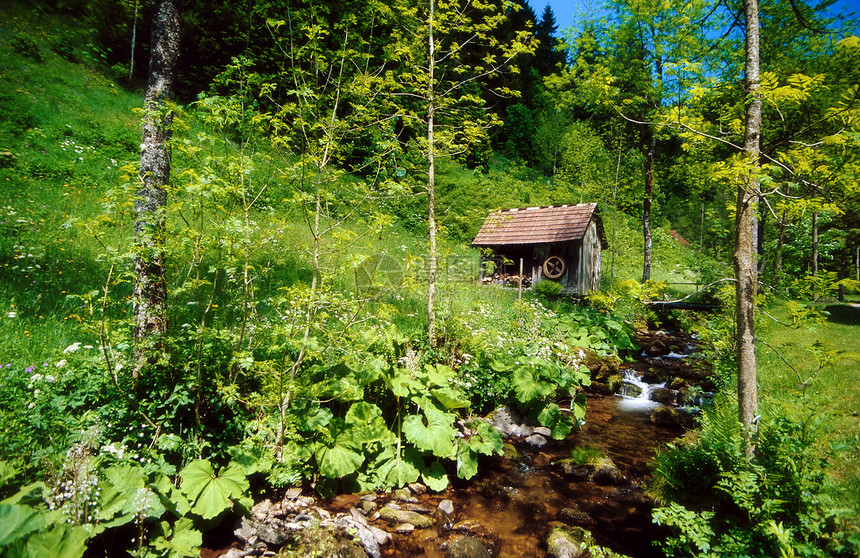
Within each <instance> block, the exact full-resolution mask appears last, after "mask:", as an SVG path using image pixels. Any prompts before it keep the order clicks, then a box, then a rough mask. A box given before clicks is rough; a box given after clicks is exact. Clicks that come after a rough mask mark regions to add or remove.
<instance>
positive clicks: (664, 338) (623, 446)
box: [326, 332, 705, 558]
mask: <svg viewBox="0 0 860 558" xmlns="http://www.w3.org/2000/svg"><path fill="white" fill-rule="evenodd" d="M652 333H653V335H651V334H649V335H651V337H649V338H648V339H640V342H642V346H643V347H649V349H648V350H647V351H648V352H647V353H646V352H643V354H642V355H640V357H639V358H638V359H637V360H636V361H635V362H633V363H630V365H629V366H630V368H629V369H628V370H625V371H623V381H624V385H623V386H622V389H621V390H620V393H619V395H605V396H604V395H594V394H592V395H589V396H588V405H587V409H588V410H587V415H586V419H587V422H586V424H585V426H584V427H583V429H582V430H581V431H578V432H575V433H573V434H571V435H570V436H568V437H567V439H565V440H561V441H550V442H549V443H548V444H547V445H546V446H544V447H543V448H541V449H539V450H538V449H534V448H531V447H529V446H527V445H526V444H524V443H519V442H517V443H516V448H517V450H518V452H519V456H518V457H515V458H510V457H506V458H502V457H494V458H489V459H487V460H486V461H484V462H482V464H481V468H480V473H479V475H478V476H477V477H476V478H473V479H471V480H470V481H468V482H459V483H458V484H455V485H454V486H452V487H449V488H448V489H447V490H446V491H445V492H443V493H442V494H425V495H422V496H420V497H419V500H420V505H422V506H424V507H426V508H428V509H431V510H432V509H435V508H436V506H437V505H438V504H439V502H440V501H442V500H444V499H450V500H452V501H453V502H454V510H455V512H454V516H453V518H452V519H451V520H450V521H449V522H446V523H444V524H440V522H437V526H436V527H434V528H429V529H418V530H415V531H414V532H412V533H407V534H394V535H393V539H392V541H391V543H389V544H388V545H386V546H385V547H384V548H383V556H387V557H396V558H406V557H421V556H425V557H429V558H443V557H444V556H445V548H446V543H448V542H450V541H453V540H455V539H457V538H459V537H461V536H462V535H471V536H476V537H478V538H480V539H482V540H483V541H485V542H487V543H488V546H489V547H490V548H491V551H492V555H493V556H496V557H504V558H518V557H532V558H540V557H544V556H546V555H547V554H546V552H547V551H546V544H545V540H546V537H547V534H548V533H549V531H550V530H551V529H552V528H553V527H554V526H558V525H579V526H581V527H584V528H586V529H588V530H589V531H591V532H592V534H593V535H594V537H595V539H596V542H597V543H598V544H601V545H603V546H606V547H609V548H611V549H612V550H615V551H616V552H619V553H622V554H625V555H627V556H630V557H632V558H648V557H652V556H654V557H656V556H661V555H662V554H661V553H660V552H659V551H658V550H657V549H656V547H655V545H654V542H655V541H657V540H659V539H661V538H663V537H664V536H665V535H666V532H665V531H664V530H663V529H662V528H660V527H658V526H656V525H654V524H653V523H652V522H651V513H650V512H651V508H652V502H651V501H650V500H649V499H648V497H647V496H646V495H645V490H644V489H645V485H646V483H647V481H648V478H649V476H650V474H651V472H652V459H653V458H654V455H655V453H656V450H657V448H658V447H659V446H661V445H663V444H664V443H666V442H669V441H671V440H673V439H675V438H677V437H678V436H679V435H680V434H681V433H682V432H681V431H680V430H678V429H676V428H664V427H661V426H657V425H654V424H652V423H651V422H650V421H649V415H650V413H651V412H652V411H653V410H654V409H655V408H657V407H659V406H660V405H661V404H660V403H657V402H655V401H652V400H651V399H650V397H649V396H650V395H651V393H652V391H655V390H661V391H663V392H666V391H669V390H666V389H665V385H666V380H667V379H668V378H677V377H687V378H688V379H689V380H690V381H691V383H697V384H698V383H699V382H700V381H701V380H702V379H704V378H705V376H704V375H702V376H698V377H696V374H700V372H697V371H696V368H699V367H693V366H691V362H690V359H688V358H687V355H688V354H690V353H691V352H693V351H694V350H695V343H694V341H692V340H691V339H690V338H688V337H686V338H683V339H679V338H677V337H676V336H674V335H671V334H667V333H666V332H652ZM655 344H656V345H662V347H663V350H659V351H657V350H654V347H655ZM667 347H671V348H667ZM657 355H660V356H657ZM691 375H692V377H691ZM643 376H644V377H647V378H648V382H653V383H648V382H646V381H644V380H642V378H643ZM577 446H580V447H587V446H590V447H594V448H597V449H599V450H600V451H601V452H603V454H605V455H607V456H608V457H610V458H611V459H612V461H613V462H614V463H615V465H616V466H617V467H618V469H619V470H620V471H621V473H622V474H623V475H624V480H623V481H622V482H620V483H616V484H599V483H596V482H593V481H588V480H582V479H581V478H575V477H572V476H569V475H567V474H565V471H564V470H563V467H561V466H559V465H558V464H556V462H557V461H558V460H560V459H565V458H569V457H570V454H571V450H572V449H574V448H575V447H577ZM357 500H358V496H355V495H353V496H349V495H344V496H338V497H337V498H335V499H334V500H331V501H329V502H328V505H327V506H326V507H328V508H329V509H332V510H333V511H346V510H348V509H349V508H350V507H352V506H353V505H355V504H356V502H357ZM380 526H381V525H380Z"/></svg>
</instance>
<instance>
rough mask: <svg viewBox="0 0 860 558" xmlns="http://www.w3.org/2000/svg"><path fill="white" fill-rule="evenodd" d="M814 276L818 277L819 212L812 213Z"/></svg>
mask: <svg viewBox="0 0 860 558" xmlns="http://www.w3.org/2000/svg"><path fill="white" fill-rule="evenodd" d="M812 276H813V277H818V212H817V211H815V212H813V213H812Z"/></svg>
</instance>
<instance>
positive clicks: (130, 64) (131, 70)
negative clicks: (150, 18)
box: [128, 0, 138, 84]
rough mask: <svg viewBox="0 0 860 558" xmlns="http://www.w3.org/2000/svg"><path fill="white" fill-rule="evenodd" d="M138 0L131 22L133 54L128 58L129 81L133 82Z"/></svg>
mask: <svg viewBox="0 0 860 558" xmlns="http://www.w3.org/2000/svg"><path fill="white" fill-rule="evenodd" d="M137 4H138V2H137V0H135V2H134V22H133V23H132V24H131V48H130V49H129V50H130V51H131V54H130V55H129V60H128V83H129V84H131V78H132V77H133V76H134V47H135V45H136V43H137Z"/></svg>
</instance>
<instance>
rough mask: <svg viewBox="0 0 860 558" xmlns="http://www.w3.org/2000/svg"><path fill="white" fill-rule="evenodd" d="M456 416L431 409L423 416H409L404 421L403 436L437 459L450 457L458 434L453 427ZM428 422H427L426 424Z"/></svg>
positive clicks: (425, 411)
mask: <svg viewBox="0 0 860 558" xmlns="http://www.w3.org/2000/svg"><path fill="white" fill-rule="evenodd" d="M454 418H455V416H454V415H452V414H450V413H443V412H440V411H436V410H434V409H432V408H430V407H428V408H426V409H424V411H423V416H422V415H409V416H407V417H406V418H405V419H404V420H403V434H404V435H405V436H406V439H407V440H409V441H410V442H412V443H413V444H415V446H416V447H417V448H419V449H422V450H425V451H429V452H432V453H433V455H436V456H437V457H450V456H451V454H452V452H453V449H454V437H455V436H456V434H457V432H456V431H455V430H454V427H453V426H452V424H453V422H454ZM425 421H426V422H425Z"/></svg>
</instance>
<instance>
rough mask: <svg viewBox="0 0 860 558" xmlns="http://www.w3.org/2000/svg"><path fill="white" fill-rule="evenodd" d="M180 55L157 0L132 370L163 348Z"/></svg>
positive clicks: (166, 12)
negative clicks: (173, 104) (172, 103)
mask: <svg viewBox="0 0 860 558" xmlns="http://www.w3.org/2000/svg"><path fill="white" fill-rule="evenodd" d="M178 58H179V11H178V9H177V2H176V0H158V1H157V2H156V5H155V16H154V21H153V26H152V44H151V54H150V58H149V73H148V78H147V83H146V107H145V109H146V114H145V117H144V121H143V140H142V143H141V150H140V188H139V189H138V190H137V192H136V195H135V201H134V211H135V222H134V236H135V245H136V251H135V258H134V274H135V285H134V294H133V301H134V321H135V324H134V340H135V360H136V364H135V371H134V374H135V376H136V375H137V374H138V372H139V371H140V369H141V368H143V366H145V365H146V364H149V363H152V362H154V361H156V360H157V359H158V358H159V356H160V353H162V352H163V336H164V334H165V333H167V281H166V278H165V268H164V210H165V207H166V205H167V189H166V188H167V183H168V181H169V180H170V151H169V150H168V145H167V143H168V141H169V140H170V136H171V124H172V122H173V117H172V114H171V112H170V109H169V107H168V106H167V104H166V101H168V100H169V99H170V98H171V97H172V96H173V93H174V86H175V84H174V82H175V74H176V62H177V60H178Z"/></svg>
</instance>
